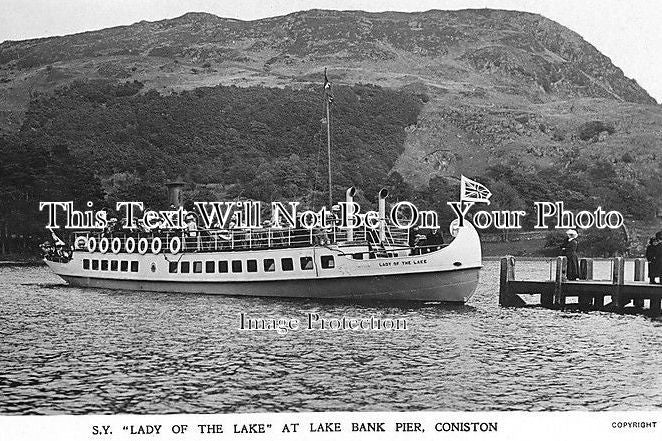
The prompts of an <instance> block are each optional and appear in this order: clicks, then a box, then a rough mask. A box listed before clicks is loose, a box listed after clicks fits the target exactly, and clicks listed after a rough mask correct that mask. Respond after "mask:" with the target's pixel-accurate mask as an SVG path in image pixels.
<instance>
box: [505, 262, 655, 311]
mask: <svg viewBox="0 0 662 441" xmlns="http://www.w3.org/2000/svg"><path fill="white" fill-rule="evenodd" d="M612 265H613V266H612V277H611V280H610V279H606V280H604V279H601V280H595V279H594V278H593V271H592V270H593V261H591V260H590V259H585V260H584V259H583V260H582V262H581V263H580V273H581V279H580V280H567V276H566V267H567V259H566V258H565V257H559V258H557V259H556V274H555V277H554V280H549V279H547V280H515V259H514V258H513V257H512V256H506V257H504V258H502V259H501V274H500V281H501V286H500V289H499V303H500V304H501V305H503V306H524V305H529V306H533V305H534V304H532V303H526V302H524V300H523V299H522V297H523V296H524V295H540V306H543V307H546V308H551V309H567V308H577V309H595V310H600V311H612V312H622V313H623V312H632V311H634V312H644V313H647V314H649V315H651V316H654V317H655V316H659V315H661V314H662V286H660V285H651V284H648V283H642V282H643V280H641V279H643V278H645V276H646V274H645V265H646V263H645V261H643V259H642V260H638V261H635V276H634V279H635V280H630V281H629V282H626V281H625V259H624V258H622V257H617V258H615V259H613V260H612ZM607 296H611V299H612V301H611V303H610V304H609V305H607V306H605V297H607ZM574 297H578V298H579V302H573V301H572V300H573V298H574ZM587 298H588V299H589V300H587ZM590 299H593V304H591V302H590ZM631 300H634V301H635V306H637V308H625V306H626V305H627V304H628V303H629V302H630V301H631ZM645 300H649V301H650V306H649V307H648V308H645V306H646V302H645Z"/></svg>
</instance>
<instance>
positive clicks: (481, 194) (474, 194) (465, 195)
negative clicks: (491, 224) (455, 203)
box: [460, 175, 492, 205]
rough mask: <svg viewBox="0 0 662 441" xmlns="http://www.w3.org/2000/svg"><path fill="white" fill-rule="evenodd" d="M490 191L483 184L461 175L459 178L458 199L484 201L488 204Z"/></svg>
mask: <svg viewBox="0 0 662 441" xmlns="http://www.w3.org/2000/svg"><path fill="white" fill-rule="evenodd" d="M491 196H492V193H491V192H490V191H489V190H488V189H487V187H485V186H484V185H483V184H481V183H478V182H476V181H472V180H471V179H469V178H467V177H465V176H464V175H462V176H461V179H460V200H461V201H466V202H484V203H486V204H487V205H490V197H491Z"/></svg>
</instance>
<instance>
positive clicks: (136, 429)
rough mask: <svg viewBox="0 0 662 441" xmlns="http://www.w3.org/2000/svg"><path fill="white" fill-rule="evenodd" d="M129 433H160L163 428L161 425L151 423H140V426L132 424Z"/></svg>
mask: <svg viewBox="0 0 662 441" xmlns="http://www.w3.org/2000/svg"><path fill="white" fill-rule="evenodd" d="M129 427H130V431H129V434H130V435H152V434H154V435H158V434H159V431H160V430H161V425H160V424H157V425H154V426H153V425H151V424H146V425H144V426H143V425H142V424H141V425H139V426H134V425H131V426H129Z"/></svg>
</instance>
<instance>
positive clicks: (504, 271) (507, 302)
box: [499, 256, 526, 306]
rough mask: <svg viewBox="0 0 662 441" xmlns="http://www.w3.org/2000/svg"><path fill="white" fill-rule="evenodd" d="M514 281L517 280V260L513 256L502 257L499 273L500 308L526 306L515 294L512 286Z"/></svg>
mask: <svg viewBox="0 0 662 441" xmlns="http://www.w3.org/2000/svg"><path fill="white" fill-rule="evenodd" d="M512 280H515V258H514V257H513V256H505V257H502V258H501V269H500V273H499V305H500V306H523V305H525V304H526V302H525V301H524V300H522V298H521V297H520V296H518V295H517V293H516V292H513V289H512V286H511V284H510V282H511V281H512Z"/></svg>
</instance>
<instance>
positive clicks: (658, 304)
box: [650, 296, 662, 317]
mask: <svg viewBox="0 0 662 441" xmlns="http://www.w3.org/2000/svg"><path fill="white" fill-rule="evenodd" d="M650 300H651V307H650V315H651V316H653V317H657V316H658V315H660V314H662V299H661V298H660V297H655V296H651V299H650Z"/></svg>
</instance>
